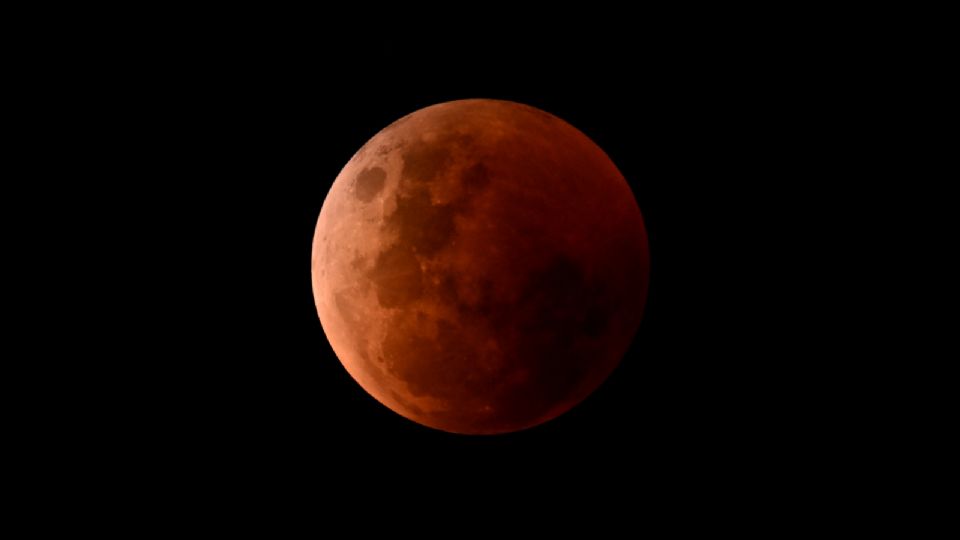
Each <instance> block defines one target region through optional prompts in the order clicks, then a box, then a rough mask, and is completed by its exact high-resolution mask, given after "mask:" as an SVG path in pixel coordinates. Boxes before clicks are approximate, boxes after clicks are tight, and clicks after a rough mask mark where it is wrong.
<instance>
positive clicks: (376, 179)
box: [356, 167, 387, 202]
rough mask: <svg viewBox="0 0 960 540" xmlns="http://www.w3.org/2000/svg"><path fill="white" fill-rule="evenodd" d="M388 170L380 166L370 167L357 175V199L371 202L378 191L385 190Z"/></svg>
mask: <svg viewBox="0 0 960 540" xmlns="http://www.w3.org/2000/svg"><path fill="white" fill-rule="evenodd" d="M386 180H387V171H385V170H383V169H382V168H380V167H368V168H366V169H364V170H363V171H361V172H360V174H358V175H357V179H356V193H357V199H359V200H360V201H362V202H370V201H372V200H373V198H374V197H376V196H377V194H378V193H380V192H381V191H383V186H384V184H386Z"/></svg>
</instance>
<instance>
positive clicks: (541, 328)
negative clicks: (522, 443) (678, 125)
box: [312, 99, 650, 434]
mask: <svg viewBox="0 0 960 540" xmlns="http://www.w3.org/2000/svg"><path fill="white" fill-rule="evenodd" d="M649 267H650V258H649V252H648V247H647V234H646V230H645V228H644V224H643V218H642V217H641V215H640V209H639V207H638V206H637V202H636V200H635V199H634V196H633V193H632V192H631V190H630V187H629V186H628V185H627V182H626V180H624V178H623V175H622V174H621V173H620V171H619V170H617V167H616V166H615V165H614V164H613V162H612V161H611V160H610V158H609V157H607V155H606V154H604V152H603V151H602V150H601V149H600V148H599V147H598V146H597V145H596V144H594V143H593V141H591V140H590V139H589V138H588V137H587V136H586V135H584V134H583V133H581V132H580V131H578V130H577V129H576V128H574V127H573V126H571V125H570V124H567V123H566V122H564V121H563V120H560V119H559V118H557V117H555V116H553V115H551V114H549V113H546V112H543V111H541V110H539V109H535V108H533V107H529V106H526V105H521V104H518V103H512V102H508V101H498V100H489V99H471V100H463V101H452V102H449V103H441V104H439V105H434V106H431V107H427V108H425V109H421V110H419V111H416V112H414V113H412V114H410V115H407V116H405V117H403V118H401V119H400V120H397V121H396V122H394V123H393V124H391V125H389V126H387V127H386V128H385V129H384V130H383V131H381V132H380V133H378V134H376V135H375V136H374V137H373V138H372V139H370V140H369V141H368V142H367V143H366V144H365V145H364V146H363V147H362V148H361V149H360V150H359V151H358V152H357V153H356V154H355V155H354V156H353V158H352V159H350V161H349V162H348V163H347V165H346V166H345V167H344V168H343V170H342V171H341V172H340V174H339V176H337V178H336V181H335V182H334V183H333V187H332V188H331V189H330V192H329V193H328V194H327V198H326V200H325V201H324V203H323V208H322V210H321V211H320V218H319V220H318V222H317V228H316V233H315V236H314V240H313V257H312V273H313V292H314V299H315V300H316V305H317V312H318V314H319V316H320V322H321V324H322V325H323V329H324V332H325V333H326V335H327V338H328V339H329V340H330V344H331V346H332V347H333V350H334V352H335V353H336V354H337V357H338V358H339V359H340V361H341V362H342V363H343V366H344V367H345V368H346V370H347V371H348V372H349V373H350V375H351V376H352V377H353V378H354V379H355V380H356V381H357V382H358V383H360V386H362V387H363V388H364V390H366V391H367V392H369V393H370V395H372V396H373V397H374V398H376V399H377V400H379V401H380V402H381V403H383V404H384V405H386V406H387V407H389V408H390V409H392V410H393V411H395V412H397V413H399V414H401V415H403V416H405V417H406V418H409V419H410V420H413V421H415V422H418V423H420V424H423V425H426V426H430V427H432V428H436V429H440V430H444V431H449V432H455V433H468V434H491V433H505V432H511V431H517V430H521V429H525V428H529V427H532V426H535V425H538V424H541V423H543V422H546V421H547V420H550V419H552V418H555V417H557V416H559V415H561V414H563V413H564V412H566V411H568V410H569V409H570V408H571V407H573V406H574V405H576V404H577V403H579V402H580V401H582V400H583V399H584V398H586V397H587V396H588V395H589V394H590V393H591V392H593V391H594V390H595V389H596V388H597V387H598V386H599V385H600V384H601V383H602V382H603V381H604V379H606V378H607V376H608V375H609V374H610V373H611V372H612V371H613V369H614V368H615V367H616V366H617V364H618V363H619V362H620V359H621V358H622V357H623V355H624V353H625V352H626V351H627V348H628V347H629V345H630V342H631V340H632V339H633V335H634V333H635V332H636V330H637V327H638V326H639V324H640V319H641V317H642V314H643V307H644V303H645V301H646V295H647V285H648V281H649Z"/></svg>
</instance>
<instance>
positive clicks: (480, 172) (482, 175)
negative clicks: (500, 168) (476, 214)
mask: <svg viewBox="0 0 960 540" xmlns="http://www.w3.org/2000/svg"><path fill="white" fill-rule="evenodd" d="M460 181H461V182H462V183H463V188H464V191H465V192H466V193H467V195H476V194H477V193H478V192H480V191H482V190H483V189H484V188H485V187H487V185H488V184H490V171H489V169H487V166H486V165H484V164H483V163H476V164H474V165H472V166H470V167H469V168H468V169H466V170H465V171H463V175H462V176H461V177H460Z"/></svg>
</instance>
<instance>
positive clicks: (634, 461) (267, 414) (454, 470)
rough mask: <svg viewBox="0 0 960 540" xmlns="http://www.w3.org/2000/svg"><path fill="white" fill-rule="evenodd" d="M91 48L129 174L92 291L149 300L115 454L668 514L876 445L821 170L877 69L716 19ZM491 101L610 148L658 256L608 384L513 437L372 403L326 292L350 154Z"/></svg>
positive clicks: (158, 34)
mask: <svg viewBox="0 0 960 540" xmlns="http://www.w3.org/2000/svg"><path fill="white" fill-rule="evenodd" d="M253 19H256V18H255V17H254V18H253ZM733 19H736V17H733ZM330 25H332V26H336V25H335V24H333V23H330ZM328 26H329V25H328ZM541 30H542V29H541ZM824 31H827V30H824ZM91 40H93V41H94V42H96V43H97V45H95V46H93V47H92V48H84V49H83V50H82V51H79V52H71V51H65V52H64V55H65V57H66V58H68V61H66V62H65V63H66V64H70V65H74V64H75V63H78V64H79V65H80V66H81V68H80V69H77V70H76V71H73V72H71V73H73V75H72V76H70V75H68V76H66V81H67V82H69V83H70V84H72V85H74V86H76V87H78V88H85V89H87V90H86V91H88V92H89V94H84V95H90V96H94V97H95V99H93V98H92V99H91V100H90V101H89V102H84V101H83V100H82V99H78V100H79V101H80V102H81V103H80V104H81V105H84V107H83V112H82V113H80V114H81V115H82V119H83V120H84V121H86V122H88V123H94V124H96V125H97V126H98V129H101V130H103V132H106V133H108V134H109V136H108V137H105V138H104V139H103V144H102V147H101V148H100V153H98V154H96V155H95V156H103V155H108V156H110V157H111V159H110V160H109V163H110V164H111V165H110V166H109V167H108V169H109V170H107V171H105V172H104V177H105V178H109V179H110V182H105V183H104V185H103V187H100V188H97V187H94V195H96V193H98V192H97V191H96V190H97V189H101V190H102V192H103V194H104V197H105V199H106V200H109V201H119V202H108V203H107V205H108V206H110V207H111V209H112V213H110V215H109V216H110V217H97V216H93V217H94V218H95V221H97V222H98V223H99V225H98V227H100V229H99V230H100V231H101V232H102V233H103V234H104V235H107V236H109V237H110V238H111V243H110V246H111V247H109V248H104V249H105V250H106V251H109V252H110V255H112V256H115V257H117V261H118V262H117V263H116V264H115V265H113V266H111V267H110V268H109V269H108V270H103V271H100V270H98V271H97V272H95V273H96V274H98V279H100V280H102V281H103V282H105V283H109V285H110V286H111V287H112V288H114V289H116V288H119V289H120V290H121V291H124V292H123V293H122V294H121V296H124V297H125V298H123V303H122V306H123V307H121V308H118V310H117V319H118V322H116V323H113V324H115V325H116V326H110V327H109V328H108V329H106V330H105V332H106V333H107V334H108V336H109V338H110V339H108V342H109V343H111V345H110V346H109V347H108V349H109V352H105V353H104V354H105V356H106V355H109V356H110V357H111V358H112V357H114V356H116V357H117V360H116V361H115V362H114V361H110V362H104V363H103V368H102V373H100V375H101V376H102V378H101V382H102V383H103V385H104V386H106V387H109V388H110V393H109V394H108V395H110V396H111V397H110V398H105V397H104V398H99V399H102V400H103V402H104V403H103V407H104V409H105V410H109V411H110V412H109V414H108V415H107V416H106V420H104V421H102V423H101V425H104V426H107V429H108V431H110V432H111V433H112V435H113V436H116V437H118V438H119V439H121V440H123V441H125V442H124V443H123V445H122V446H121V447H120V448H121V449H120V450H117V455H125V456H129V455H133V456H139V457H136V458H133V460H134V461H135V462H137V463H139V464H140V465H144V464H149V467H150V468H151V469H152V470H154V471H155V472H158V473H159V474H160V475H161V476H163V475H165V474H168V473H169V474H171V475H174V476H177V477H184V478H189V482H198V481H199V482H207V481H210V482H219V483H222V484H225V485H227V486H231V485H236V486H238V489H239V486H249V485H251V484H258V483H268V484H275V483H276V484H279V485H285V486H288V487H291V488H294V487H296V486H301V487H302V486H311V485H318V482H319V483H322V482H329V481H332V479H333V478H335V477H338V476H339V475H341V474H343V473H344V472H345V471H362V472H365V473H370V474H373V475H393V474H398V473H399V474H404V475H409V476H408V477H409V478H415V479H417V480H419V481H423V482H433V481H437V480H441V481H442V480H449V481H453V479H463V478H470V479H472V480H474V481H479V482H491V483H496V482H503V481H510V482H525V481H528V480H529V481H532V480H531V479H533V478H537V479H543V478H548V479H551V480H552V481H553V482H558V483H560V484H564V483H565V482H569V481H573V480H577V481H587V482H614V483H616V482H627V483H628V484H629V485H631V486H640V485H650V486H656V488H655V489H656V490H662V492H663V494H664V496H669V495H670V494H678V493H681V492H683V491H684V490H686V489H687V488H686V487H685V486H690V485H697V486H700V487H701V488H705V489H716V490H720V489H727V488H729V487H730V486H736V485H741V484H740V483H742V482H752V483H753V484H751V485H755V486H760V487H758V488H757V489H762V486H764V485H766V484H767V483H770V484H778V483H782V482H784V481H785V480H784V479H785V478H788V477H789V478H799V477H803V476H804V475H807V474H815V473H816V471H817V470H818V467H819V466H820V464H821V463H822V460H823V459H825V458H824V456H827V455H835V454H834V452H836V446H835V443H834V441H835V440H836V439H835V436H838V435H840V434H842V433H845V432H846V431H847V430H849V429H855V428H851V427H850V425H849V424H847V423H846V422H845V421H844V419H843V418H839V419H838V417H836V416H831V415H830V414H829V410H828V409H830V406H829V405H828V403H831V402H830V399H832V398H828V396H829V395H831V394H832V391H833V389H834V385H840V384H843V383H842V380H843V378H842V377H840V376H839V375H843V374H841V373H839V372H838V369H837V368H836V367H835V365H834V364H833V363H832V362H831V361H830V359H829V358H828V357H827V356H828V355H825V354H824V351H825V349H824V347H823V346H822V345H821V343H822V338H823V336H824V335H830V334H831V332H835V331H836V329H835V328H834V327H832V326H830V325H829V324H826V323H825V322H823V320H824V319H823V317H822V315H824V313H825V312H826V311H828V309H827V308H826V307H824V306H823V305H822V304H820V303H819V302H818V300H817V298H818V297H819V296H818V293H819V291H820V288H821V287H822V286H823V285H822V279H821V278H820V277H818V274H819V273H820V272H822V271H823V267H824V266H829V265H830V264H831V262H830V260H831V259H830V256H829V254H830V252H831V250H832V249H835V248H834V247H832V246H831V245H827V244H826V243H823V244H820V243H818V242H820V241H819V240H818V236H817V235H815V234H813V230H814V228H815V227H816V225H815V223H816V221H817V220H818V219H820V218H821V217H823V215H824V214H825V213H826V212H829V201H830V200H831V197H829V196H826V195H824V194H825V193H829V190H830V189H831V187H830V186H831V178H830V177H829V175H824V174H823V170H824V169H823V166H822V161H823V157H822V156H824V155H829V154H830V153H831V152H836V151H837V148H838V146H837V145H836V142H837V141H836V139H835V137H836V133H838V132H841V133H842V131H843V129H844V124H843V120H842V118H841V120H840V121H839V122H837V121H836V118H835V119H834V121H833V124H832V126H831V129H829V130H825V129H824V128H823V125H824V124H823V121H824V120H823V117H824V114H825V112H824V111H826V110H827V109H828V108H829V109H830V110H834V108H836V107H838V106H840V107H842V106H843V104H844V103H845V102H846V101H847V100H851V99H853V98H854V97H855V95H854V93H855V91H854V90H850V89H848V88H847V87H846V86H845V85H844V84H843V80H844V78H845V77H846V76H847V73H848V72H849V71H850V70H856V69H858V68H857V66H858V65H860V64H858V63H857V62H853V61H851V62H847V61H846V60H845V57H844V56H843V54H845V53H840V52H836V51H831V52H830V53H826V52H825V51H824V50H821V49H819V48H817V43H818V41H817V40H816V39H811V38H810V37H809V35H807V34H806V33H805V31H803V30H802V29H796V28H791V27H789V26H787V25H786V24H785V23H784V24H783V25H781V24H774V25H767V26H765V27H762V28H760V27H755V26H752V25H749V24H745V23H744V24H740V25H738V26H730V25H720V24H717V22H716V21H715V20H714V19H713V18H712V17H711V16H710V14H704V13H701V14H699V15H698V16H695V17H694V16H690V15H689V14H688V15H684V16H682V17H661V18H652V19H642V20H637V21H631V20H626V21H624V22H623V23H622V24H619V25H616V26H609V25H595V24H592V23H589V22H583V23H582V24H581V26H579V27H578V26H573V27H570V28H569V29H561V28H557V29H551V30H542V31H540V32H538V33H536V34H532V33H531V32H529V31H527V30H526V29H524V28H509V27H504V28H500V27H491V28H486V29H483V30H480V31H476V30H470V31H468V30H463V29H447V30H437V29H433V30H431V31H429V32H417V31H411V32H404V33H400V32H383V31H381V30H379V29H376V28H373V27H367V26H363V25H360V26H359V27H358V29H357V31H356V32H354V33H353V34H352V35H351V36H350V37H349V38H348V39H344V38H342V37H333V36H330V35H328V34H327V33H326V32H324V31H320V30H318V29H317V28H316V27H315V26H311V25H309V24H306V23H304V22H300V23H296V22H291V21H289V20H286V19H285V20H282V21H277V20H272V19H264V20H262V21H260V20H255V21H252V20H251V18H245V19H243V24H239V23H237V24H234V23H233V22H232V20H231V19H204V20H202V21H199V22H191V21H190V20H184V21H179V22H178V24H176V25H171V26H164V27H162V28H159V29H158V28H149V29H145V28H140V27H131V28H129V29H127V30H123V31H121V32H120V35H117V34H111V35H110V36H109V37H97V36H92V37H91ZM71 55H72V56H71ZM827 58H829V62H825V61H821V60H823V59H827ZM476 97H482V98H497V99H507V100H513V101H518V102H522V103H526V104H529V105H532V106H535V107H538V108H541V109H543V110H546V111H548V112H551V113H553V114H555V115H557V116H559V117H561V118H563V119H565V120H566V121H568V122H570V123H571V124H572V125H574V126H575V127H577V128H579V129H580V130H581V131H583V132H584V133H586V134H587V135H588V136H589V137H590V138H591V139H593V140H594V141H595V142H596V143H597V144H598V145H599V146H600V147H601V148H603V149H604V150H605V151H606V152H607V153H608V155H609V156H610V157H611V158H612V159H613V161H614V162H615V163H616V164H617V166H618V167H619V168H620V170H621V171H622V172H623V174H624V176H625V177H626V179H627V180H628V182H629V183H630V186H631V188H632V189H633V192H634V194H635V196H636V199H637V201H638V203H639V206H640V208H641V211H642V213H643V216H644V219H645V222H646V225H647V230H648V234H649V237H650V251H651V257H652V274H651V282H650V293H649V299H648V303H647V307H646V314H645V317H644V320H643V322H642V324H641V327H640V330H639V332H638V333H637V336H636V339H635V340H634V342H633V345H632V347H631V349H630V351H629V352H628V354H627V355H626V357H625V358H624V359H623V362H622V363H621V365H620V366H619V367H618V368H617V370H616V371H615V372H614V373H613V374H612V375H611V376H610V378H609V379H608V380H607V382H606V383H604V384H603V386H602V387H601V388H600V389H599V390H597V391H596V392H595V393H594V394H593V395H592V396H590V397H589V398H588V399H587V400H586V401H584V402H583V403H582V404H581V405H579V406H577V407H576V408H574V409H573V410H571V411H570V412H569V413H567V414H565V415H563V416H562V417H560V418H558V419H556V420H554V421H551V422H549V423H547V424H544V425H542V426H538V427H535V428H533V429H530V430H527V431H523V432H519V433H514V434H507V435H500V436H491V437H471V436H462V435H453V434H447V433H443V432H439V431H435V430H431V429H429V428H426V427H423V426H420V425H417V424H415V423H413V422H410V421H408V420H406V419H403V418H401V417H400V416H398V415H396V414H394V413H393V412H391V411H390V410H388V409H386V408H385V407H383V406H382V405H380V404H379V403H377V402H376V401H375V400H374V399H373V398H371V397H370V396H368V395H367V394H366V393H365V392H364V391H363V390H362V389H361V388H360V387H359V386H358V385H357V384H356V383H355V382H353V381H352V379H351V378H350V377H349V375H348V374H347V373H346V371H345V370H344V369H343V368H342V367H341V365H340V363H339V361H338V360H337V359H336V357H335V356H334V354H333V352H332V350H331V348H330V346H329V344H328V342H327V341H326V338H325V336H324V334H323V330H322V328H321V326H320V323H319V320H318V318H317V315H316V311H315V308H314V303H313V297H312V290H311V282H310V251H311V242H312V235H313V231H314V226H315V223H316V219H317V216H318V214H319V212H320V208H321V206H322V204H323V200H324V196H325V195H326V192H327V190H328V189H329V187H330V185H331V183H332V182H333V180H334V178H335V177H336V176H337V174H338V173H339V171H340V169H341V167H342V166H343V165H344V164H345V163H346V162H347V161H348V160H349V158H350V157H351V156H352V155H353V153H354V152H355V151H356V150H357V149H359V148H360V146H361V145H363V144H364V143H365V142H366V141H367V140H368V139H369V138H370V137H372V136H373V135H374V134H375V133H377V132H378V131H379V130H380V129H382V128H383V127H385V126H386V125H388V124H389V123H391V122H393V121H394V120H396V119H398V118H399V117H401V116H403V115H405V114H408V113H410V112H412V111H415V110H417V109H420V108H422V107H425V106H428V105H431V104H434V103H438V102H442V101H448V100H453V99H463V98H476ZM78 131H81V132H82V131H83V130H78ZM79 135H81V136H90V135H89V134H88V133H79ZM88 159H90V158H88ZM94 159H95V158H94ZM107 184H109V186H108V185H107ZM95 185H96V184H95ZM85 190H86V188H85ZM85 193H86V194H87V195H89V194H90V191H89V190H86V191H85ZM825 201H826V202H828V204H827V205H826V207H827V208H826V209H824V205H823V203H824V202H825ZM816 250H819V251H820V252H824V251H826V253H827V256H826V257H823V256H821V257H820V258H818V259H815V260H814V259H812V258H811V257H810V256H809V255H810V253H812V252H814V251H816ZM838 381H839V382H838ZM117 396H120V397H117ZM827 418H830V419H829V420H827ZM814 434H815V435H814ZM124 452H126V453H124ZM131 452H132V453H131ZM141 458H142V460H141ZM511 485H512V484H511ZM711 486H712V487H711ZM724 486H726V487H724ZM651 489H654V488H651ZM648 493H649V492H648Z"/></svg>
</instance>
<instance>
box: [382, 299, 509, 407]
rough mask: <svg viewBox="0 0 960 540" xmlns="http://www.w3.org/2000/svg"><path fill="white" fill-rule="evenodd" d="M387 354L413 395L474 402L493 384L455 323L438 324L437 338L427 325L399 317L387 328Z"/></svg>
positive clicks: (393, 371) (393, 369)
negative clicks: (428, 330)
mask: <svg viewBox="0 0 960 540" xmlns="http://www.w3.org/2000/svg"><path fill="white" fill-rule="evenodd" d="M387 329H388V330H387V335H386V336H385V338H384V340H383V355H384V357H385V358H386V360H387V366H388V369H389V371H390V373H391V374H392V375H393V376H394V377H397V378H398V379H400V380H402V381H404V382H406V383H407V387H408V388H409V390H410V393H411V394H413V395H415V396H418V397H422V396H429V397H432V398H439V399H458V400H463V399H471V398H474V397H476V396H481V395H483V390H484V389H486V388H489V386H490V385H491V384H492V383H493V381H492V380H490V376H489V375H484V374H482V373H481V371H480V369H479V368H478V366H477V361H476V358H477V347H476V346H474V344H473V343H472V342H471V341H470V340H467V339H464V335H463V332H462V331H460V329H459V328H458V327H456V326H454V325H453V324H452V323H450V322H447V321H443V320H438V321H436V337H435V338H434V337H433V336H430V335H427V334H425V333H423V331H422V330H423V325H422V324H418V323H415V322H413V321H408V320H406V319H404V317H403V316H402V315H398V316H395V317H394V318H393V320H392V321H391V323H390V324H389V325H388V326H387Z"/></svg>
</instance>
